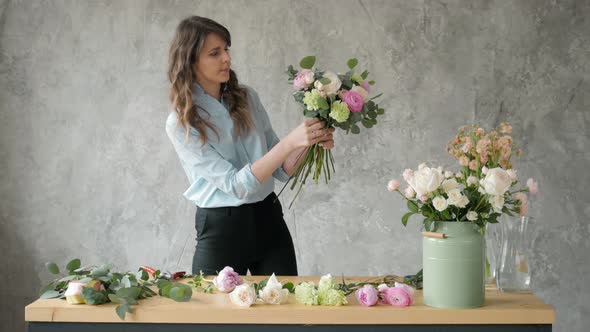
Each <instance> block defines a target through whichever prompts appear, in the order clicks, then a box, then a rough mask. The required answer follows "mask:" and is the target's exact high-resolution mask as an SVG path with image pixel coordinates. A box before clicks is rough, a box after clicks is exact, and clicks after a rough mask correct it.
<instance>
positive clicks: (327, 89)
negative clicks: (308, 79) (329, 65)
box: [314, 71, 342, 96]
mask: <svg viewBox="0 0 590 332" xmlns="http://www.w3.org/2000/svg"><path fill="white" fill-rule="evenodd" d="M323 77H325V78H327V79H329V80H330V83H329V84H325V85H324V84H322V83H321V82H320V81H319V80H317V81H315V83H314V86H315V88H316V89H318V90H320V92H321V93H325V94H326V95H328V96H333V95H335V94H336V93H337V92H338V90H339V89H340V86H341V85H342V82H340V79H339V78H338V75H336V74H334V73H333V72H330V71H327V72H325V73H324V76H323Z"/></svg>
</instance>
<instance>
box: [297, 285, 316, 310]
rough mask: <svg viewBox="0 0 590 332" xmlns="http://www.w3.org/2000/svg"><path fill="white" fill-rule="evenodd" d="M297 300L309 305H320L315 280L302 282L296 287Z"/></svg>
mask: <svg viewBox="0 0 590 332" xmlns="http://www.w3.org/2000/svg"><path fill="white" fill-rule="evenodd" d="M295 300H296V301H297V302H298V303H302V304H307V305H318V291H317V290H316V288H315V285H314V284H313V282H302V283H300V284H299V285H297V287H295Z"/></svg>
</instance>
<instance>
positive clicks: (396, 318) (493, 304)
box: [25, 276, 555, 324]
mask: <svg viewBox="0 0 590 332" xmlns="http://www.w3.org/2000/svg"><path fill="white" fill-rule="evenodd" d="M244 278H245V279H246V280H248V281H254V282H257V281H259V280H261V279H266V278H267V277H259V276H255V277H251V276H246V277H244ZM277 278H278V279H279V281H281V282H288V281H290V282H293V283H294V284H297V283H299V282H301V281H309V280H313V281H316V283H317V281H319V277H277ZM375 278H376V277H347V278H345V279H346V282H351V281H365V280H368V279H375ZM338 279H339V278H338ZM188 281H189V279H184V280H183V281H182V282H188ZM115 307H116V304H113V303H107V304H102V305H97V306H91V305H83V304H82V305H72V304H68V303H67V302H66V301H65V300H62V299H49V300H44V299H39V300H37V301H35V302H33V303H31V304H29V305H28V306H26V307H25V320H26V321H28V322H97V323H120V322H122V321H121V320H120V319H119V317H118V316H117V314H116V312H115ZM125 322H130V323H195V324H199V323H204V324H215V323H223V324H553V323H554V322H555V310H554V309H553V308H552V307H551V306H550V305H547V304H545V303H544V302H543V301H542V300H541V299H539V298H538V297H536V296H535V295H534V294H532V293H502V292H500V291H499V290H498V289H497V288H495V287H493V286H488V287H486V300H485V304H484V306H483V307H481V308H475V309H443V308H433V307H428V306H425V305H424V304H423V303H422V292H421V291H416V292H415V294H414V304H413V305H412V306H409V307H402V308H400V307H393V306H390V305H376V306H373V307H363V306H361V305H359V304H358V302H357V301H356V299H355V298H354V294H350V295H349V296H348V304H347V305H344V306H337V307H329V306H306V305H303V304H298V303H296V302H295V296H294V294H290V298H289V301H288V303H286V304H282V305H268V304H262V303H260V304H258V303H257V304H255V305H253V306H252V307H249V308H242V307H237V306H235V305H233V304H232V303H231V301H230V299H229V295H228V294H226V293H219V292H216V293H214V294H205V293H202V292H193V297H192V299H191V300H190V301H189V302H175V301H173V300H171V299H168V298H163V297H160V296H154V297H152V298H148V299H145V300H140V301H139V304H138V305H134V306H133V314H131V315H130V314H127V316H126V318H125Z"/></svg>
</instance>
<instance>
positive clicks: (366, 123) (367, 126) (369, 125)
mask: <svg viewBox="0 0 590 332" xmlns="http://www.w3.org/2000/svg"><path fill="white" fill-rule="evenodd" d="M361 123H362V124H363V126H364V127H365V128H371V127H373V123H371V121H369V120H368V119H362V120H361Z"/></svg>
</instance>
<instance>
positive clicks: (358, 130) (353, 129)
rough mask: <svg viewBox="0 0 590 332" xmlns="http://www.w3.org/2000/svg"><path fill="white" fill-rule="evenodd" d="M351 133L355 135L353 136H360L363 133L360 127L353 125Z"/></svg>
mask: <svg viewBox="0 0 590 332" xmlns="http://www.w3.org/2000/svg"><path fill="white" fill-rule="evenodd" d="M350 132H351V133H353V134H359V133H360V132H361V128H359V126H357V125H355V124H353V125H352V126H351V127H350Z"/></svg>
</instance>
